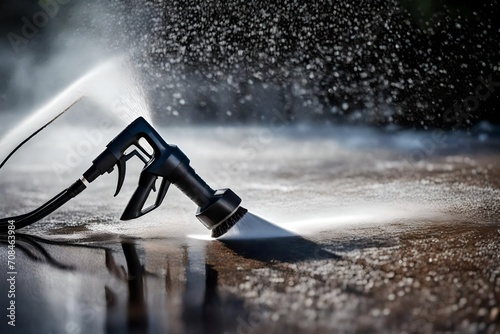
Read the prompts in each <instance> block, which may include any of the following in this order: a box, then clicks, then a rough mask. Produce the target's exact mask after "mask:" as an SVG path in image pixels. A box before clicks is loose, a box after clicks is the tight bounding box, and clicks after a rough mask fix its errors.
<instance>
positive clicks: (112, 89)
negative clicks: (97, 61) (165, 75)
mask: <svg viewBox="0 0 500 334" xmlns="http://www.w3.org/2000/svg"><path fill="white" fill-rule="evenodd" d="M83 98H89V99H91V100H93V101H95V102H97V103H98V104H99V105H100V106H102V107H103V110H105V111H106V112H108V113H111V114H113V115H114V116H116V118H117V119H121V120H122V121H124V122H125V123H129V122H131V121H132V120H134V119H135V118H137V117H139V116H143V117H144V118H146V119H147V120H148V121H150V122H151V114H150V111H149V107H148V104H147V102H146V98H145V95H144V92H143V91H142V89H141V87H140V85H139V84H138V81H137V79H136V77H135V75H134V73H133V71H132V70H131V69H130V68H129V67H128V66H127V63H126V62H125V61H124V60H123V59H121V58H116V59H112V60H110V61H107V62H105V63H103V64H101V65H99V66H97V67H96V68H94V69H93V70H91V71H90V72H89V73H87V74H86V75H84V76H83V77H81V78H80V79H78V80H77V81H75V82H74V83H73V84H71V85H70V86H69V87H68V88H66V89H65V90H64V91H62V92H61V93H59V94H58V95H56V96H55V97H54V98H53V99H52V100H51V101H49V102H48V103H47V104H45V105H44V106H42V107H41V108H40V109H38V110H36V111H35V112H33V113H32V114H31V115H30V116H29V117H28V118H26V119H25V120H24V121H23V122H21V123H20V124H19V125H18V126H16V127H14V128H13V129H11V130H10V131H9V132H8V133H7V134H6V135H5V136H4V137H3V138H2V139H1V140H0V161H3V160H4V159H5V158H6V157H7V156H8V154H9V153H10V152H12V150H14V149H15V147H16V146H17V145H19V144H20V143H21V142H23V140H25V139H26V138H27V137H28V136H30V135H31V134H33V133H35V132H36V131H38V130H39V129H41V128H43V127H45V126H46V125H48V124H50V123H51V122H52V121H53V120H55V119H56V118H58V117H59V116H61V115H62V114H63V113H65V112H66V111H67V110H69V109H70V108H71V107H72V106H73V105H75V104H76V103H78V102H79V101H80V100H82V99H83Z"/></svg>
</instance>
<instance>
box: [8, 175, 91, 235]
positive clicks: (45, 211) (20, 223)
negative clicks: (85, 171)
mask: <svg viewBox="0 0 500 334" xmlns="http://www.w3.org/2000/svg"><path fill="white" fill-rule="evenodd" d="M85 188H87V187H86V186H85V184H84V183H83V182H82V181H81V180H78V181H76V182H75V183H73V184H72V185H71V186H70V187H69V188H68V189H65V190H63V191H62V192H60V193H59V194H57V195H56V196H55V197H54V198H52V199H51V200H50V201H48V202H47V203H45V204H44V205H42V206H41V207H39V208H38V209H36V210H33V211H31V212H29V213H26V214H23V215H19V216H14V217H8V218H2V219H0V233H6V232H8V230H9V225H14V227H15V229H20V228H23V227H25V226H28V225H30V224H33V223H34V222H36V221H38V220H40V219H42V218H44V217H46V216H48V215H49V214H51V213H52V212H54V211H55V210H57V209H58V208H60V207H61V206H63V205H64V204H66V202H68V201H69V200H70V199H72V198H73V197H75V196H76V195H78V194H79V193H81V192H82V191H83V190H85Z"/></svg>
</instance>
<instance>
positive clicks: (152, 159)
mask: <svg viewBox="0 0 500 334" xmlns="http://www.w3.org/2000/svg"><path fill="white" fill-rule="evenodd" d="M141 140H146V142H147V143H148V144H149V146H150V147H151V148H152V152H151V150H150V151H148V150H147V149H145V148H144V147H143V146H142V145H141V143H140V141H141ZM130 148H132V151H129V150H130ZM127 152H128V153H127ZM134 156H137V157H139V158H140V159H141V160H142V161H143V162H144V163H145V166H144V168H143V170H142V172H141V175H140V177H139V182H138V186H137V189H136V190H135V192H134V194H133V195H132V198H131V199H130V201H129V203H128V205H127V207H126V208H125V211H124V212H123V215H122V217H121V219H122V220H129V219H134V218H137V217H140V216H142V215H144V214H146V213H148V212H150V211H152V210H154V209H156V208H157V207H158V206H160V205H161V203H162V202H163V199H164V198H165V195H166V193H167V190H168V188H169V186H170V184H175V185H176V186H177V187H178V188H179V189H181V190H182V192H184V193H185V194H186V195H187V196H188V197H189V198H190V199H191V200H192V201H193V202H195V203H196V204H197V205H198V211H197V214H196V216H197V218H198V219H199V220H200V221H201V222H202V223H203V225H205V226H206V227H207V228H209V229H214V228H215V227H217V226H218V225H220V224H221V223H223V222H224V221H225V220H226V219H228V218H229V217H231V216H232V215H233V214H234V213H235V212H236V210H237V209H238V208H239V205H240V203H241V199H240V198H239V197H238V196H237V195H236V194H235V193H234V192H233V191H231V190H230V189H220V190H213V189H212V188H210V187H209V186H208V185H207V184H206V183H205V181H203V179H201V178H200V177H199V176H198V174H196V172H195V171H194V169H193V168H192V167H191V166H190V165H189V159H188V157H187V156H186V155H185V154H184V153H183V152H182V151H181V150H180V149H179V148H178V147H177V146H175V145H169V144H167V143H166V142H165V141H164V140H163V138H161V136H160V135H159V134H158V132H156V130H155V129H154V128H153V127H152V126H151V125H150V124H149V123H148V122H147V121H146V120H145V119H144V118H142V117H139V118H138V119H136V120H135V121H134V122H132V123H131V124H130V125H129V126H127V127H126V128H125V129H124V130H123V131H122V132H121V133H120V134H119V135H118V136H116V137H115V139H113V140H112V141H111V142H110V143H109V144H108V145H107V147H106V150H104V151H103V152H102V153H101V154H100V155H99V156H98V157H97V158H96V159H95V160H94V161H93V162H92V167H91V168H89V170H87V172H85V173H84V175H83V176H84V178H85V179H86V180H87V181H88V182H89V183H90V182H92V181H94V180H95V179H96V178H97V177H99V176H100V175H102V174H104V173H106V172H108V173H110V172H112V171H113V169H114V166H115V165H116V166H117V167H118V184H117V189H116V193H115V196H116V195H117V194H118V193H119V192H120V189H121V186H122V185H123V181H124V179H125V173H126V167H125V166H126V162H127V160H129V159H130V158H132V157H134ZM159 178H161V179H162V181H161V185H160V187H159V189H158V195H157V197H156V200H155V202H154V204H153V205H151V206H150V207H147V208H145V207H144V206H145V203H146V201H147V199H148V197H149V195H150V193H151V191H156V186H155V184H156V182H157V180H158V179H159Z"/></svg>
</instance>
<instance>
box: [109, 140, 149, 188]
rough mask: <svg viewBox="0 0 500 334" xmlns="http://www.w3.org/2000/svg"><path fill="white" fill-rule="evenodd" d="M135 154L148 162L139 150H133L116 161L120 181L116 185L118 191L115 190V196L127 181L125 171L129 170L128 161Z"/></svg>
mask: <svg viewBox="0 0 500 334" xmlns="http://www.w3.org/2000/svg"><path fill="white" fill-rule="evenodd" d="M133 156H136V157H138V158H139V159H141V160H142V162H144V163H145V164H147V163H148V161H147V160H146V158H144V157H143V156H142V155H141V154H139V152H137V150H133V151H132V152H130V153H129V154H126V155H124V156H123V157H121V158H120V159H119V160H118V162H117V163H116V166H117V167H118V183H117V185H116V191H115V195H114V196H115V197H116V196H117V195H118V194H119V193H120V190H121V189H122V186H123V182H124V181H125V173H126V170H127V166H126V162H127V161H128V160H129V159H130V158H132V157H133Z"/></svg>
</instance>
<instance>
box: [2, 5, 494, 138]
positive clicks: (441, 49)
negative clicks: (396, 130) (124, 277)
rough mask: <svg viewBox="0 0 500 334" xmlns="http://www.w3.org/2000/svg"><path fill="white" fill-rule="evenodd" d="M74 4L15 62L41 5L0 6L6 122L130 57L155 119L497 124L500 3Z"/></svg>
mask: <svg viewBox="0 0 500 334" xmlns="http://www.w3.org/2000/svg"><path fill="white" fill-rule="evenodd" d="M49 1H50V0H49ZM66 1H67V3H65V4H62V5H60V6H59V10H58V13H57V14H56V15H54V17H51V18H50V20H49V21H48V23H47V24H46V25H45V26H44V27H42V28H40V29H39V32H38V33H37V34H36V36H35V37H34V38H31V39H29V41H28V43H26V45H23V47H22V48H21V50H18V52H14V50H13V48H12V45H11V43H10V42H9V39H8V34H9V33H15V34H18V35H19V36H22V32H21V29H22V28H23V25H24V22H23V21H22V19H23V17H24V18H27V19H28V20H29V21H31V22H32V21H33V15H35V14H36V13H38V12H39V11H40V10H41V7H40V5H39V4H38V3H37V2H34V1H26V0H23V1H19V0H17V1H15V0H8V1H5V0H4V1H2V2H0V22H1V24H0V37H1V44H0V45H1V51H0V56H1V60H2V61H1V65H0V78H1V80H0V112H6V111H9V110H21V109H22V110H28V109H30V108H32V107H34V106H35V105H36V104H37V103H40V101H43V100H47V99H48V98H50V95H51V94H55V93H56V92H57V91H58V90H59V89H61V88H62V87H64V85H67V84H68V83H70V82H71V81H73V80H75V79H76V78H77V77H78V76H79V75H81V74H82V73H84V72H85V71H86V70H88V69H89V68H90V67H92V65H93V64H95V63H96V62H97V61H98V60H99V59H102V58H106V57H107V56H111V55H113V54H114V53H116V52H123V51H126V52H129V53H130V54H132V57H133V61H132V63H133V64H134V66H135V67H136V68H137V70H138V72H139V73H140V74H141V77H142V80H143V84H144V87H145V89H146V91H147V94H148V95H149V100H150V101H151V104H152V106H153V110H154V114H155V117H156V118H157V120H158V121H159V122H179V123H185V122H188V123H199V122H217V123H221V122H224V123H226V122H236V123H242V122H244V123H249V122H261V121H266V119H269V117H271V116H272V115H274V114H276V113H280V114H282V115H284V116H283V117H286V118H287V119H288V120H290V121H291V122H294V121H296V122H298V121H319V122H327V123H344V122H347V123H363V124H365V123H367V124H375V125H384V126H385V125H398V126H403V127H416V128H425V129H426V128H434V127H443V128H454V129H455V128H470V127H471V126H473V125H475V124H477V123H479V122H481V121H489V122H492V123H500V116H499V113H498V103H499V96H500V95H499V91H500V87H497V88H496V89H495V90H494V92H492V94H491V95H490V96H489V97H488V98H487V99H485V100H480V99H477V98H475V97H474V96H475V90H476V88H477V87H478V86H481V85H482V84H481V79H480V78H482V79H488V78H491V80H493V81H494V82H500V52H499V41H500V38H499V37H500V36H499V35H500V20H498V17H500V12H499V6H498V1H488V2H479V1H443V0H442V1H409V0H401V1H398V0H392V1H351V0H349V1H339V2H337V1H308V2H307V3H302V2H299V1H290V0H277V1H235V0H232V1H217V0H216V1H190V0H188V1H175V0H174V1H162V2H159V1H140V2H139V1H131V0H130V1H125V0H124V1H118V0H111V1H99V0H94V1H87V2H85V3H83V2H81V1H76V0H74V1H68V0H66ZM67 50H71V52H68V51H67ZM61 54H62V55H63V56H61ZM79 54H81V55H84V56H83V57H78V55H79ZM55 55H57V57H59V58H56V57H55ZM65 57H66V58H65ZM26 59H29V61H26ZM54 59H58V61H57V62H55V61H54ZM66 59H68V60H67V61H66ZM49 64H50V66H51V67H50V68H51V71H50V72H49V73H47V70H45V71H44V70H43V69H47V68H49ZM58 66H61V68H63V70H59V67H58ZM20 71H21V72H22V73H23V74H22V75H20V74H19V73H20ZM59 72H61V73H62V72H64V75H63V74H61V73H59ZM20 83H21V84H20ZM39 86H41V87H43V89H38V88H37V87H39ZM481 91H484V89H483V90H481ZM464 101H465V102H467V103H468V106H469V107H467V106H463V107H462V108H460V109H458V108H455V106H456V105H460V104H463V103H464Z"/></svg>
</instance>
